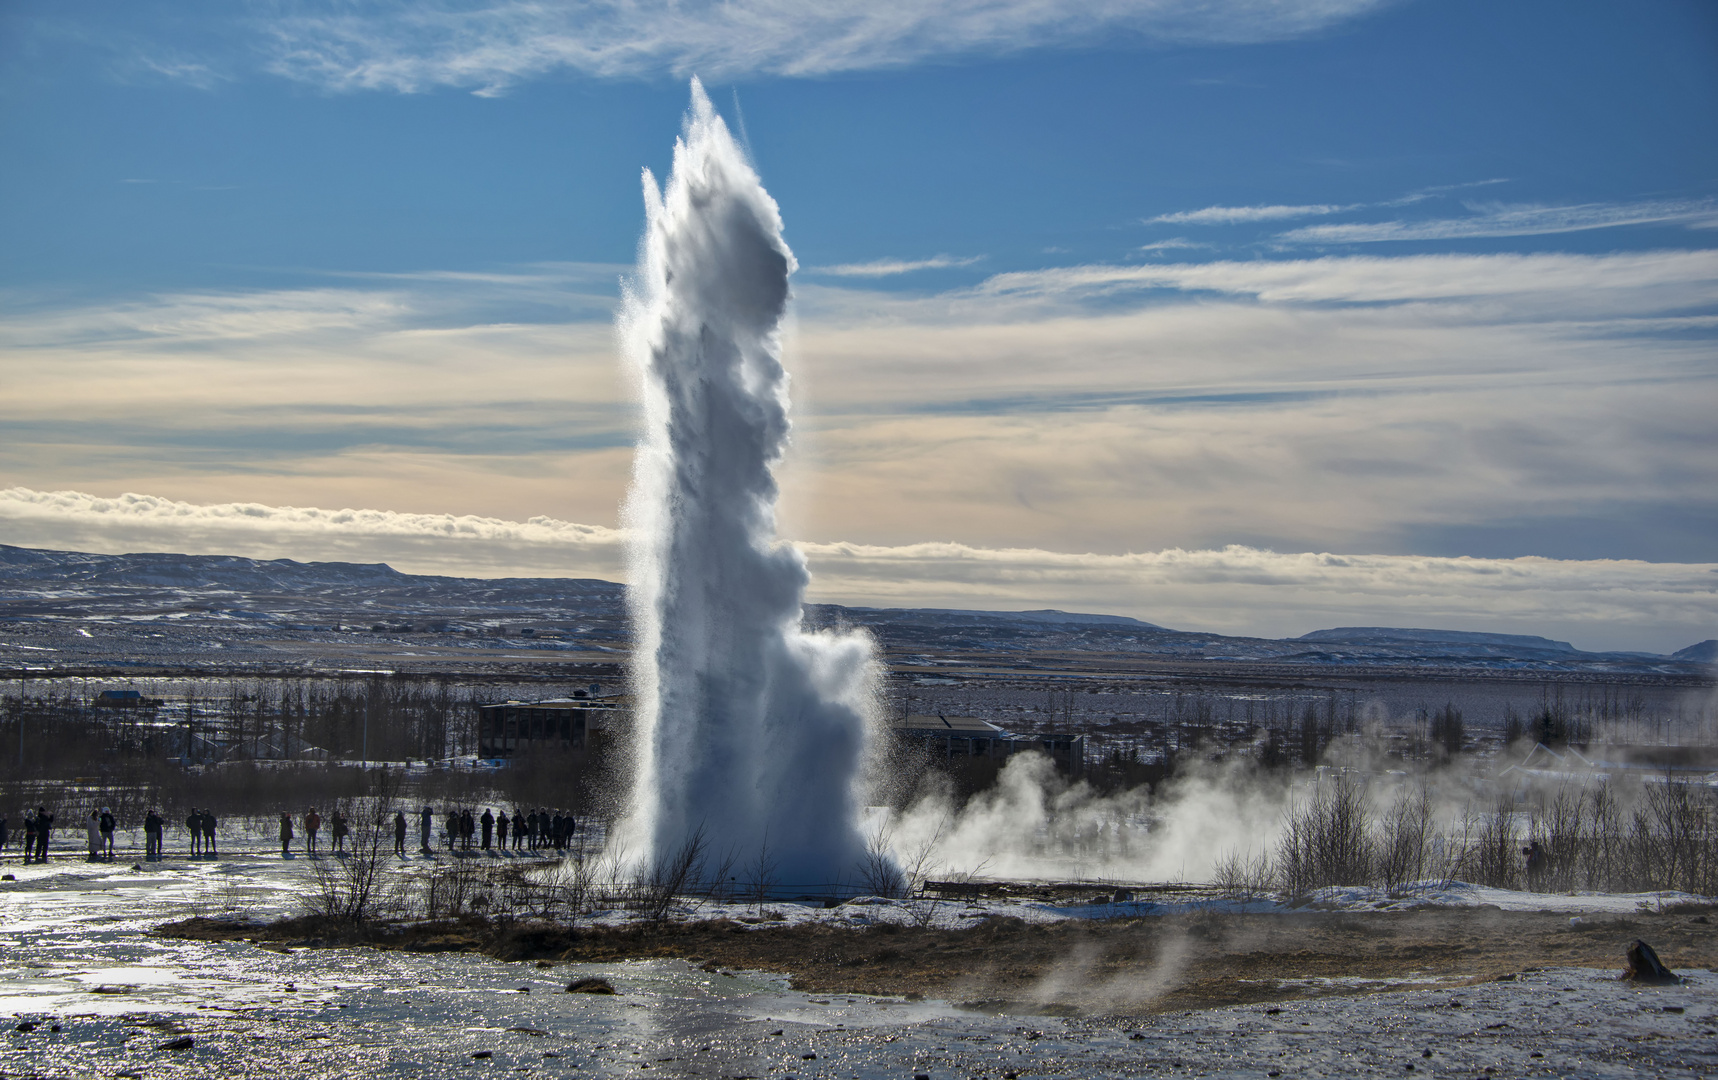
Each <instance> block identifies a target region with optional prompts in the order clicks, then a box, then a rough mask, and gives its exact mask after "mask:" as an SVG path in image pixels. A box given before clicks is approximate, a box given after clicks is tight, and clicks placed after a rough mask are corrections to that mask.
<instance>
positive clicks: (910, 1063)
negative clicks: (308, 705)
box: [0, 838, 1718, 1080]
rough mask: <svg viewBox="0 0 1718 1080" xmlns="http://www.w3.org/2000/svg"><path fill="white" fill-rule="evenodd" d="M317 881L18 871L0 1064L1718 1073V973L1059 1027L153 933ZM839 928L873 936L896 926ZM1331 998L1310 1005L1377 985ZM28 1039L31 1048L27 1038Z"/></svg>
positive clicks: (9, 901) (279, 875)
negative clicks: (1655, 981)
mask: <svg viewBox="0 0 1718 1080" xmlns="http://www.w3.org/2000/svg"><path fill="white" fill-rule="evenodd" d="M235 842H236V843H237V846H244V845H243V843H242V838H236V841H235ZM309 862H310V860H308V859H296V860H282V859H280V858H279V857H278V855H276V856H273V857H270V856H266V855H264V854H262V853H261V852H260V851H249V852H246V853H244V854H241V855H237V856H231V857H224V858H223V859H222V860H221V861H219V862H197V863H192V862H187V861H182V860H174V859H170V860H169V861H167V862H165V863H162V864H152V865H150V866H149V867H148V868H147V869H145V870H142V871H133V870H131V869H130V867H129V865H127V864H125V863H123V862H121V863H115V864H103V865H95V864H89V863H85V862H82V861H73V860H67V861H65V862H60V863H50V864H49V865H48V866H46V867H29V868H27V869H26V868H22V867H18V866H17V865H16V864H15V863H10V862H9V863H8V865H7V867H6V869H7V870H8V871H10V872H13V873H15V874H17V875H18V876H19V880H18V881H16V882H4V883H0V944H3V946H4V948H3V949H0V988H3V989H0V999H3V1011H4V1012H5V1013H7V1014H11V1015H13V1016H14V1017H15V1019H13V1020H12V1021H11V1022H10V1023H8V1024H7V1025H6V1026H7V1027H8V1028H12V1029H14V1030H9V1031H8V1032H7V1033H6V1035H5V1038H4V1041H3V1042H0V1071H4V1073H5V1074H6V1075H13V1074H17V1073H26V1074H34V1075H91V1074H98V1075H109V1076H113V1075H121V1076H123V1075H126V1074H128V1073H129V1074H134V1075H137V1076H145V1075H147V1076H188V1077H197V1076H208V1077H215V1076H260V1075H275V1076H282V1075H290V1076H311V1077H320V1076H330V1077H332V1076H351V1075H358V1074H370V1075H380V1076H425V1077H447V1076H462V1077H463V1076H470V1075H472V1074H473V1070H503V1071H506V1072H508V1073H509V1074H512V1075H524V1076H584V1077H590V1076H605V1077H606V1076H619V1075H627V1076H634V1075H640V1074H642V1073H645V1072H648V1073H649V1074H650V1075H657V1076H670V1077H673V1076H687V1077H705V1076H708V1077H718V1076H756V1077H765V1076H777V1077H780V1076H796V1077H802V1078H805V1077H843V1078H845V1077H861V1078H865V1080H869V1078H872V1077H878V1078H883V1077H904V1076H911V1075H913V1074H915V1073H921V1072H922V1073H926V1074H928V1075H930V1076H932V1077H935V1078H937V1080H943V1078H948V1077H969V1076H980V1075H988V1076H1004V1075H1006V1074H1008V1073H1015V1074H1017V1075H1018V1076H1097V1077H1109V1076H1116V1077H1121V1076H1138V1075H1142V1074H1149V1075H1173V1076H1181V1075H1206V1076H1266V1075H1269V1074H1270V1072H1271V1071H1273V1070H1274V1071H1276V1072H1278V1073H1280V1074H1281V1075H1283V1076H1349V1075H1357V1074H1364V1073H1367V1072H1371V1071H1384V1072H1390V1073H1394V1074H1396V1075H1406V1074H1407V1072H1408V1071H1409V1070H1408V1066H1413V1067H1414V1071H1416V1072H1418V1073H1421V1074H1430V1075H1469V1076H1472V1075H1481V1074H1483V1072H1484V1071H1485V1070H1487V1069H1491V1070H1496V1071H1497V1072H1498V1073H1500V1074H1503V1075H1516V1076H1518V1075H1580V1076H1594V1077H1611V1076H1618V1077H1621V1076H1641V1075H1653V1076H1696V1075H1710V1074H1711V1072H1712V1071H1713V1070H1714V1069H1718V1053H1715V1047H1718V1043H1715V1042H1714V1038H1713V1036H1714V1033H1715V1031H1718V976H1714V975H1713V974H1712V973H1711V972H1707V971H1692V972H1687V973H1686V974H1687V976H1688V981H1687V982H1686V983H1685V984H1683V985H1679V986H1672V987H1664V988H1636V987H1631V986H1629V985H1627V984H1625V983H1622V982H1619V981H1618V980H1617V979H1616V978H1615V975H1614V973H1613V972H1608V971H1607V972H1600V971H1589V970H1580V969H1558V970H1542V971H1529V972H1523V973H1521V974H1520V975H1518V976H1517V977H1516V978H1515V979H1513V980H1510V981H1507V982H1487V983H1481V984H1478V985H1459V982H1458V983H1455V984H1452V983H1451V982H1450V981H1448V980H1439V979H1436V978H1431V977H1428V978H1427V979H1425V980H1423V985H1424V987H1425V988H1423V989H1413V990H1407V991H1396V992H1389V993H1380V994H1373V995H1362V996H1331V997H1323V998H1319V999H1316V1000H1308V1001H1300V1002H1288V1003H1284V1004H1282V1005H1280V1006H1260V1005H1254V1006H1246V1007H1237V1008H1230V1009H1218V1010H1212V1011H1208V1012H1194V1013H1177V1014H1174V1015H1168V1016H1157V1017H1137V1018H1064V1017H1050V1016H1031V1015H1006V1016H993V1015H985V1014H982V1013H979V1012H974V1011H968V1010H963V1009H960V1008H957V1007H955V1006H952V1005H950V1004H947V1003H941V1002H908V1001H904V1000H902V999H899V998H877V997H865V996H859V995H845V994H834V995H808V994H803V993H797V992H795V991H792V990H790V989H788V988H787V986H786V984H785V981H784V980H783V979H781V978H779V977H774V976H761V975H757V974H753V973H747V972H743V971H742V972H725V971H705V970H702V969H701V968H699V967H695V966H693V965H691V964H689V963H682V962H679V961H647V962H632V963H618V964H605V965H559V966H557V967H555V968H554V969H552V970H543V969H539V968H537V967H536V966H535V965H533V964H516V963H513V964H510V963H503V962H500V961H494V960H489V959H485V958H482V957H477V956H469V955H411V954H403V953H385V952H374V951H370V950H306V949H292V950H276V949H270V948H262V947H257V946H253V945H249V944H207V943H199V942H189V941H172V940H164V939H158V938H153V937H150V936H147V934H146V933H145V931H146V930H147V929H148V928H149V927H150V926H152V925H154V924H156V923H158V922H160V921H163V920H166V919H169V918H178V917H183V916H185V915H187V914H193V913H198V912H205V913H209V914H218V913H220V911H221V910H222V909H223V908H224V907H228V906H231V905H232V904H233V903H235V902H236V903H239V904H242V905H244V906H246V907H248V908H250V909H251V910H253V911H254V912H256V913H259V914H266V913H269V912H282V911H287V910H291V909H292V908H293V907H294V906H295V905H296V903H297V902H298V897H299V895H300V894H301V893H302V891H303V890H304V889H305V888H306V886H307V883H308V881H309V875H308V872H307V866H308V864H309ZM788 907H789V908H791V905H790V906H788ZM847 907H849V908H861V909H864V908H868V909H870V910H871V912H872V913H873V914H877V913H880V912H882V911H887V910H893V909H895V908H896V907H897V905H885V904H871V905H864V904H861V905H847ZM799 910H802V911H804V912H805V913H806V915H807V916H811V915H812V914H813V911H812V909H809V908H807V909H799ZM1063 914H1064V915H1069V914H1075V912H1073V911H1071V910H1066V911H1064V913H1063ZM790 917H792V916H790ZM820 917H821V915H820ZM763 932H767V931H763ZM585 974H592V975H601V976H603V977H605V978H607V979H609V980H610V981H611V982H612V983H613V984H614V985H615V987H616V989H617V991H618V993H617V994H616V995H614V996H613V997H607V996H595V995H586V994H567V993H564V992H562V988H563V987H564V986H565V985H566V983H567V982H568V981H569V980H570V979H572V978H575V977H577V976H580V975H585ZM1398 981H1402V980H1398ZM1407 981H1409V982H1414V981H1415V980H1407ZM1326 983H1329V985H1323V984H1321V985H1320V986H1319V987H1316V988H1315V989H1321V990H1329V991H1336V992H1340V993H1341V994H1343V995H1346V994H1347V993H1351V992H1353V991H1356V990H1364V989H1365V986H1364V985H1363V984H1356V985H1352V986H1350V985H1342V986H1338V985H1336V984H1335V982H1332V981H1330V980H1326ZM1310 985H1311V984H1310V983H1309V986H1310ZM29 1023H34V1024H35V1027H34V1028H33V1030H29V1031H21V1030H15V1028H16V1027H17V1026H19V1025H23V1024H29ZM54 1024H58V1025H59V1026H60V1030H59V1031H57V1032H56V1031H53V1030H51V1028H52V1025H54ZM183 1035H189V1036H191V1037H192V1039H193V1040H194V1046H192V1047H191V1048H190V1049H187V1050H179V1051H174V1050H165V1049H159V1048H160V1047H162V1046H163V1045H164V1044H167V1043H168V1042H169V1041H170V1040H172V1039H175V1038H178V1037H180V1036H183ZM1428 1052H1429V1054H1430V1056H1426V1055H1427V1053H1428ZM479 1053H488V1054H489V1055H491V1056H489V1057H483V1058H479V1057H475V1056H474V1055H476V1054H479ZM1535 1054H1538V1055H1543V1056H1541V1057H1535V1056H1533V1055H1535ZM810 1055H815V1057H813V1056H810Z"/></svg>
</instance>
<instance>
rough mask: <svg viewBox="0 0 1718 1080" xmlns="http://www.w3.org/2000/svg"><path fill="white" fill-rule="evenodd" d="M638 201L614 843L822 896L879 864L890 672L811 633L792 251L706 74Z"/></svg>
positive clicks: (641, 859)
mask: <svg viewBox="0 0 1718 1080" xmlns="http://www.w3.org/2000/svg"><path fill="white" fill-rule="evenodd" d="M644 198H645V206H646V210H647V217H648V222H647V226H646V231H645V236H644V240H643V242H642V244H641V245H640V254H639V266H638V270H637V276H636V277H635V279H634V280H633V281H632V283H631V285H630V287H629V288H628V290H627V295H626V303H625V307H624V309H623V312H622V315H621V322H620V330H621V335H622V338H623V340H624V345H625V351H626V354H627V356H628V358H629V360H630V361H631V363H632V365H633V366H634V368H635V369H636V370H637V372H638V374H639V376H640V378H641V380H642V383H643V401H644V416H645V423H644V433H643V436H642V438H641V440H640V442H639V445H638V450H637V457H636V459H635V462H634V467H633V481H632V490H631V492H630V493H629V495H628V498H627V503H626V510H625V517H626V523H627V525H628V527H629V529H630V540H629V544H630V552H629V559H630V570H631V587H630V591H629V596H630V602H631V605H632V612H633V619H634V623H635V635H636V637H635V653H634V655H635V657H636V659H635V663H634V671H633V679H634V692H635V695H636V703H635V709H634V718H635V724H636V731H635V740H636V741H635V746H634V759H633V763H632V764H633V768H634V778H633V787H632V795H631V800H630V804H629V806H628V808H627V812H626V815H625V817H624V819H623V821H622V822H621V823H620V828H619V829H618V831H617V840H616V843H617V845H622V846H624V850H625V852H626V856H625V857H626V858H627V859H628V861H630V862H631V863H632V865H634V866H635V868H636V869H637V871H638V872H640V873H644V874H649V873H651V872H653V871H654V869H655V868H657V867H660V866H662V865H664V863H665V862H667V861H670V860H673V859H674V858H676V856H677V855H678V853H680V852H682V851H683V850H685V848H686V845H687V843H688V841H689V840H691V839H693V838H694V837H701V838H702V840H703V842H704V843H705V845H706V854H707V857H708V858H709V859H710V860H711V862H712V864H719V863H721V862H723V861H726V860H732V865H733V866H734V868H735V871H734V872H735V874H736V876H752V877H755V878H758V879H760V881H758V882H755V883H754V884H755V885H757V887H760V888H762V887H773V889H774V890H780V891H791V890H818V891H828V890H830V889H832V888H835V887H838V886H839V884H840V883H841V882H842V881H844V880H852V878H853V876H854V874H855V872H856V870H857V867H858V866H859V864H860V861H861V859H862V858H863V856H864V842H863V840H862V838H861V836H860V833H859V830H858V826H857V820H858V799H857V793H856V791H855V783H856V780H857V777H858V775H859V771H860V763H861V759H862V755H863V753H864V749H865V739H866V724H867V716H868V710H869V709H870V708H871V701H872V698H873V695H874V688H875V685H876V678H877V672H876V663H875V660H874V652H873V647H872V643H871V641H870V639H869V638H868V637H865V636H863V635H860V634H828V633H805V632H803V631H802V630H801V629H800V615H801V608H800V605H801V602H802V599H803V596H804V593H805V588H806V584H807V583H808V582H809V580H810V574H809V573H808V572H807V570H806V567H805V560H804V558H803V557H802V556H801V554H800V553H799V552H798V551H797V550H795V549H794V548H793V547H791V546H789V545H788V544H786V543H783V542H780V541H778V540H777V539H776V534H775V504H776V481H775V477H774V474H773V469H774V466H775V464H776V463H777V462H778V461H779V460H780V459H781V456H782V454H783V452H784V450H785V448H786V446H787V443H788V434H789V421H788V394H787V385H788V377H787V373H786V371H785V370H784V369H783V367H782V363H781V332H780V327H781V319H782V316H783V314H784V312H785V311H786V307H787V302H788V296H789V292H788V275H789V274H790V273H792V272H793V270H794V269H795V266H796V264H795V262H794V258H793V254H792V252H790V251H789V250H788V248H787V245H786V243H784V242H783V240H782V236H781V227H782V226H781V214H780V212H779V210H778V209H777V207H776V204H775V201H774V200H773V199H771V198H770V196H769V194H768V193H767V192H766V191H764V189H763V185H762V184H761V183H760V182H759V180H758V176H757V173H756V172H755V171H754V170H753V168H752V166H751V164H750V163H749V162H748V161H747V160H746V157H745V155H744V153H742V151H741V150H740V148H739V146H738V145H737V144H736V143H735V141H734V139H733V137H732V136H731V135H730V134H729V132H728V128H727V125H726V124H724V123H723V121H722V119H721V117H719V116H717V115H716V112H715V110H714V109H713V108H711V106H710V101H709V99H708V98H707V97H706V96H705V94H704V90H703V88H702V87H701V86H700V85H699V84H698V82H697V80H695V79H694V80H693V82H692V108H691V111H690V113H689V114H688V115H687V118H686V123H685V130H684V133H683V135H682V137H681V139H680V140H679V141H678V142H677V143H676V144H675V148H674V166H673V171H672V173H671V175H670V176H669V178H668V185H667V188H666V189H665V190H659V189H658V188H657V185H656V181H655V178H654V177H652V176H651V174H650V172H649V171H648V170H646V171H645V174H644ZM746 868H753V869H751V870H749V871H748V870H747V869H746Z"/></svg>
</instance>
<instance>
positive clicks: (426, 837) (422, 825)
mask: <svg viewBox="0 0 1718 1080" xmlns="http://www.w3.org/2000/svg"><path fill="white" fill-rule="evenodd" d="M434 828H435V815H434V814H432V813H430V808H429V807H428V806H427V805H426V806H425V807H424V809H423V814H422V815H420V817H419V818H418V837H419V841H420V843H421V846H422V848H423V853H424V854H425V855H428V854H429V853H430V831H431V830H432V829H434Z"/></svg>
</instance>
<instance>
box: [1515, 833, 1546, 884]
mask: <svg viewBox="0 0 1718 1080" xmlns="http://www.w3.org/2000/svg"><path fill="white" fill-rule="evenodd" d="M1521 854H1523V855H1525V856H1527V891H1528V892H1539V891H1541V888H1542V887H1543V885H1544V884H1545V874H1546V872H1547V871H1549V870H1550V869H1551V856H1550V853H1549V852H1547V851H1546V850H1545V849H1544V848H1543V847H1541V846H1540V845H1539V841H1537V840H1535V841H1533V842H1532V843H1530V844H1528V845H1527V846H1526V847H1524V848H1522V849H1521Z"/></svg>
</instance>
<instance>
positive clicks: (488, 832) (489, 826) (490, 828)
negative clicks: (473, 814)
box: [482, 806, 495, 851]
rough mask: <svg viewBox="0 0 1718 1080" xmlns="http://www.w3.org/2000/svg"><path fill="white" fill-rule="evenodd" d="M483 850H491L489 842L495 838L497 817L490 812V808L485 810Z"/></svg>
mask: <svg viewBox="0 0 1718 1080" xmlns="http://www.w3.org/2000/svg"><path fill="white" fill-rule="evenodd" d="M482 823H483V850H484V851H488V850H489V841H490V840H491V839H492V838H493V837H494V836H495V815H494V814H492V813H490V812H489V807H487V806H485V807H484V808H483V818H482Z"/></svg>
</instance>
